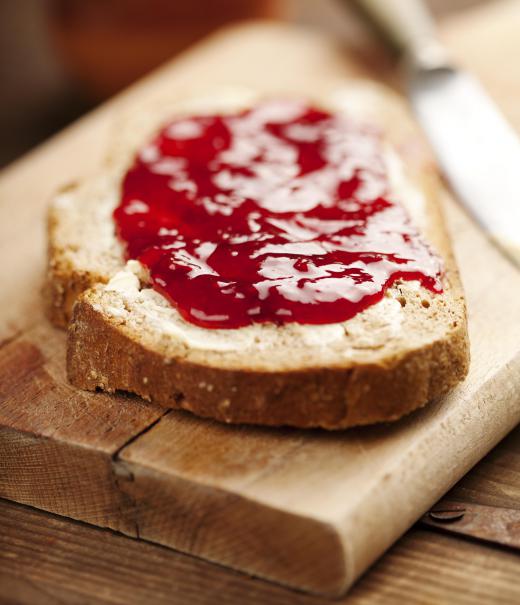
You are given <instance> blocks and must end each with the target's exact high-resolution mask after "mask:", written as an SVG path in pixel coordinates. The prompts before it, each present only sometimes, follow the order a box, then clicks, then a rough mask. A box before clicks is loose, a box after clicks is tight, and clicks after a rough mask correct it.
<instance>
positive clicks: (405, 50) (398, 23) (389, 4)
mask: <svg viewBox="0 0 520 605" xmlns="http://www.w3.org/2000/svg"><path fill="white" fill-rule="evenodd" d="M356 3H357V5H358V6H359V7H360V8H361V9H362V12H363V13H364V14H365V16H366V17H368V18H369V19H370V21H372V22H373V24H374V25H375V26H376V27H377V28H378V29H379V30H381V31H382V33H383V34H384V35H385V36H386V38H387V39H388V41H389V42H391V43H392V44H393V46H395V47H396V48H397V50H399V51H400V52H401V53H402V54H403V55H404V58H405V60H406V61H407V62H408V63H409V64H410V66H411V67H412V68H415V69H422V70H424V69H426V70H432V69H441V68H444V67H449V65H450V61H449V59H448V54H447V52H446V50H445V48H444V47H443V46H442V44H441V43H440V42H439V40H438V38H437V34H436V28H435V23H434V21H433V18H432V16H431V14H430V13H429V11H428V8H427V6H426V4H425V2H423V1H422V0H356Z"/></svg>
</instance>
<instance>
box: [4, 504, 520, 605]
mask: <svg viewBox="0 0 520 605" xmlns="http://www.w3.org/2000/svg"><path fill="white" fill-rule="evenodd" d="M519 573H520V559H519V558H518V557H517V556H515V555H514V554H512V553H511V552H508V551H507V550H495V549H492V548H489V547H488V546H485V545H482V544H474V543H471V542H465V541H462V540H453V539H452V538H449V537H447V536H444V535H442V534H434V533H431V532H428V531H423V530H412V531H411V532H410V533H409V534H408V535H407V536H406V537H404V538H403V539H401V540H400V541H399V542H398V543H397V544H396V545H395V546H394V547H393V549H392V550H391V551H390V552H389V553H388V554H387V555H386V556H385V557H384V558H383V559H382V560H381V561H379V563H377V564H376V565H375V566H374V567H373V568H372V569H371V570H370V571H369V572H368V573H367V574H366V575H365V576H364V577H363V578H362V579H361V580H360V581H359V582H358V583H357V584H356V585H355V586H354V588H353V589H352V591H351V592H350V593H349V595H348V596H346V597H343V598H340V599H338V600H336V599H334V600H332V601H331V600H328V599H326V598H323V597H317V596H311V595H305V594H303V593H299V592H295V591H292V590H289V589H286V588H282V587H280V586H276V585H274V584H270V583H267V582H264V581H262V580H257V579H254V578H250V577H248V576H246V575H243V574H240V573H237V572H233V571H231V570H228V569H224V568H221V567H218V566H216V565H213V564H210V563H207V562H205V561H202V560H201V559H197V558H194V557H189V556H187V555H182V554H180V553H178V552H175V551H173V550H171V549H166V548H161V547H159V546H155V545H152V544H148V543H145V542H143V541H137V540H132V539H130V538H126V537H123V536H119V535H116V534H113V533H112V532H109V531H106V530H100V529H96V528H93V527H90V526H86V525H84V524H81V523H77V522H72V521H70V520H66V519H63V518H59V517H55V516H53V515H49V514H47V513H42V512H38V511H35V510H33V509H30V508H27V507H23V506H20V505H16V504H12V503H8V502H6V501H0V603H2V604H4V603H31V605H48V604H49V605H50V604H51V603H52V604H53V605H54V604H56V603H68V604H70V605H75V604H78V605H79V604H82V605H83V604H85V603H89V604H92V605H98V604H99V605H101V604H106V603H112V604H117V603H119V604H121V605H140V604H143V605H148V604H149V603H154V604H157V605H160V604H162V603H165V604H166V603H168V604H169V605H177V604H178V605H185V604H187V603H189V604H190V605H210V604H213V603H215V602H216V601H217V600H218V602H219V603H221V604H222V605H243V604H244V603H247V604H248V605H264V604H266V603H269V605H289V604H291V605H326V604H329V603H330V604H332V603H336V604H338V605H340V604H348V605H366V604H368V603H370V604H371V605H377V604H381V605H401V604H402V603H406V604H407V605H439V604H441V603H446V604H448V603H449V604H450V605H475V604H479V603H480V604H489V603H493V604H494V605H500V604H503V605H506V604H511V605H512V604H514V603H518V602H519V600H520V585H519V583H518V574H519Z"/></svg>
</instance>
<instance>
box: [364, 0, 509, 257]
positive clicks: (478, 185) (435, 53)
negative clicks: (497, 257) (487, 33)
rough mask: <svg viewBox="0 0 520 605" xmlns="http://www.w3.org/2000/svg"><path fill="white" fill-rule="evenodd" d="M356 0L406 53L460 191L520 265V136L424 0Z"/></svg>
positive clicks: (417, 97)
mask: <svg viewBox="0 0 520 605" xmlns="http://www.w3.org/2000/svg"><path fill="white" fill-rule="evenodd" d="M356 2H357V4H358V6H359V7H360V8H361V9H362V11H363V13H365V15H366V16H368V17H369V18H370V20H371V21H372V22H373V23H374V24H375V25H376V26H377V27H378V29H380V30H381V31H382V33H384V34H385V35H386V38H387V39H388V40H389V41H390V42H391V43H392V44H393V45H394V46H395V47H396V48H397V49H398V50H399V51H400V52H401V54H402V57H403V64H404V66H405V73H406V77H407V89H408V96H409V99H410V102H411V104H412V107H413V109H414V111H415V114H416V116H417V118H418V120H419V122H420V124H421V126H422V128H423V130H424V131H425V133H426V135H427V138H428V139H429V141H430V143H431V146H432V148H433V150H434V152H435V154H436V156H437V159H438V161H439V164H440V166H441V168H442V171H443V173H444V176H445V177H446V179H447V181H448V182H449V183H450V185H451V187H452V189H453V191H454V192H455V194H456V195H457V197H458V198H459V199H460V200H461V202H462V203H463V204H464V205H465V206H466V208H467V209H468V210H469V211H470V213H471V214H472V215H473V217H474V218H475V219H476V220H477V222H478V223H479V224H480V225H481V227H482V228H483V229H484V230H485V232H486V233H487V235H488V236H489V237H490V239H491V240H492V241H493V242H494V243H495V245H496V246H498V247H499V248H500V250H501V251H502V252H503V253H504V254H505V255H506V256H507V257H508V258H509V259H510V260H511V261H513V262H514V263H515V264H516V265H517V266H518V267H520V140H519V138H518V136H517V135H516V133H515V131H514V130H513V128H512V127H511V126H510V125H509V124H508V123H507V121H506V120H505V119H504V117H503V116H502V115H501V113H500V112H499V111H498V109H497V108H496V107H495V105H494V104H493V102H492V101H491V99H490V98H489V97H488V95H487V94H486V92H485V91H484V90H483V88H482V87H481V86H480V84H479V83H478V82H477V81H476V79H475V78H473V77H472V76H471V75H470V74H468V73H466V72H465V71H463V70H461V69H459V68H457V67H456V66H455V65H454V64H453V63H452V62H451V60H450V58H449V56H448V53H447V51H446V50H445V48H444V47H443V46H442V45H441V43H440V42H439V40H438V39H437V36H436V32H435V26H434V22H433V19H432V17H431V15H430V14H429V13H428V10H427V8H426V6H425V4H424V2H422V1H421V0H356ZM484 43H485V42H484Z"/></svg>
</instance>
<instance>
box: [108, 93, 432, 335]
mask: <svg viewBox="0 0 520 605" xmlns="http://www.w3.org/2000/svg"><path fill="white" fill-rule="evenodd" d="M114 219H115V223H116V229H117V234H118V237H119V238H120V240H121V242H122V243H123V244H124V246H125V249H126V254H127V257H128V258H132V259H137V260H139V261H140V262H141V263H142V264H143V265H145V266H146V267H147V268H148V269H149V271H150V276H151V281H152V284H153V287H154V288H155V289H157V290H158V291H159V292H160V293H162V294H163V295H164V296H165V297H166V298H167V299H168V300H169V301H170V302H171V304H172V305H173V306H174V307H175V308H176V309H177V310H178V311H179V313H180V314H181V315H182V317H183V318H184V319H186V320H187V321H189V322H191V323H193V324H196V325H198V326H202V327H205V328H239V327H242V326H247V325H250V324H253V323H262V322H275V323H278V324H285V323H289V322H298V323H302V324H326V323H334V322H340V321H344V320H347V319H350V318H351V317H353V316H354V315H356V314H357V313H359V312H360V311H362V310H363V309H365V308H367V307H368V306H369V305H372V304H374V303H376V302H377V301H379V300H380V299H381V298H382V297H383V295H384V292H385V290H386V289H388V288H389V287H390V286H391V285H392V284H393V283H394V282H395V281H396V280H418V281H419V282H420V283H421V285H422V286H424V287H425V288H428V289H429V290H431V291H433V292H441V291H442V284H441V275H442V261H441V260H440V258H439V257H438V256H437V255H436V254H435V253H434V252H433V251H432V250H431V249H430V248H429V246H428V244H427V243H426V242H425V241H424V240H423V238H422V237H421V236H420V234H419V232H418V231H417V229H416V228H415V227H414V226H413V225H412V223H411V222H410V219H409V217H408V214H407V211H406V209H405V207H404V206H402V205H401V203H400V202H399V200H398V199H396V198H395V197H394V195H393V193H392V191H391V188H390V184H389V176H388V170H387V166H386V163H385V153H384V148H383V143H382V141H381V139H380V136H379V134H378V132H377V131H376V130H375V129H372V128H371V127H369V126H367V125H363V124H358V123H356V122H353V121H352V120H351V119H349V118H348V116H345V115H344V114H334V113H329V112H327V111H323V110H321V109H316V108H314V107H311V106H309V105H307V104H305V103H301V102H297V101H271V102H266V103H263V104H259V105H258V106H256V107H254V108H252V109H248V110H244V111H240V112H238V113H235V114H230V115H206V116H199V117H183V118H179V119H176V120H175V121H173V122H171V123H170V124H168V125H167V126H166V127H164V128H163V129H162V130H161V132H160V133H159V134H158V135H157V136H156V137H155V138H154V139H153V140H152V141H150V142H149V143H148V144H147V145H146V146H145V147H143V148H142V149H141V151H140V152H139V153H138V155H137V157H136V158H135V161H134V163H133V165H132V166H131V168H130V169H129V170H128V172H127V173H126V175H125V177H124V180H123V183H122V191H121V200H120V204H119V206H118V207H117V209H116V210H115V212H114Z"/></svg>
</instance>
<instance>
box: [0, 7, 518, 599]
mask: <svg viewBox="0 0 520 605" xmlns="http://www.w3.org/2000/svg"><path fill="white" fill-rule="evenodd" d="M512 6H513V5H512V4H510V3H506V4H504V5H503V6H502V8H501V9H500V10H498V9H495V10H494V12H492V13H489V12H488V11H485V12H484V13H482V15H481V16H480V17H479V16H478V15H477V16H476V17H472V18H471V19H470V20H469V21H468V23H469V24H468V25H467V26H465V27H466V29H465V30H464V31H465V32H467V31H468V30H473V32H478V33H479V34H481V33H482V32H483V31H484V24H485V26H486V28H487V29H486V31H489V32H494V34H493V35H494V36H496V44H495V45H494V46H493V48H494V50H493V52H494V57H495V60H496V61H499V60H501V61H502V63H503V64H504V65H506V70H507V71H508V73H509V77H510V78H511V80H512V81H514V82H516V85H517V86H520V74H518V73H516V69H514V65H512V63H511V62H509V63H508V61H507V60H506V59H509V56H510V55H507V56H506V55H505V54H502V55H501V54H500V53H501V52H503V53H509V52H510V50H511V44H512V43H510V42H509V41H507V42H506V41H504V39H505V37H506V35H508V36H509V37H511V36H513V32H515V31H516V29H515V28H514V27H511V23H512V22H514V23H515V24H516V26H517V27H518V26H520V8H519V7H518V4H516V5H515V6H516V8H514V9H513V8H512ZM505 19H507V21H508V23H507V26H506V25H504V24H503V20H505ZM462 25H463V24H461V23H460V22H459V23H458V24H457V27H458V31H461V28H462ZM445 33H446V37H447V39H448V40H449V41H450V42H451V45H452V47H453V48H454V49H455V52H457V53H458V54H460V55H461V56H464V57H465V59H466V61H467V62H469V63H470V64H471V65H472V67H474V68H475V69H476V71H478V72H479V73H480V74H481V75H482V76H483V78H484V80H485V82H486V83H487V84H488V86H489V87H490V89H491V90H492V91H493V90H494V88H493V87H494V86H495V84H494V73H495V72H496V70H495V69H494V67H493V69H491V66H490V65H488V63H487V59H485V58H483V59H482V60H480V58H479V57H480V56H481V55H482V53H480V54H479V53H478V52H476V49H475V48H474V46H471V45H470V44H469V43H468V47H467V48H469V50H465V47H464V41H465V40H466V41H468V40H472V39H473V38H472V35H470V34H468V33H466V34H464V36H461V37H457V36H455V35H454V33H453V32H452V30H450V29H448V30H446V32H445ZM465 36H466V37H465ZM514 38H515V41H516V34H515V35H514ZM508 40H509V38H508ZM461 41H462V42H461ZM500 49H505V51H501V50H500ZM365 71H366V68H364V67H363V66H362V65H361V64H358V63H356V61H355V60H352V59H351V60H350V61H347V59H346V56H345V54H344V52H343V51H342V50H340V49H338V48H337V47H336V46H335V45H334V44H332V43H331V42H330V41H329V40H327V39H324V38H322V37H320V36H319V35H314V34H310V33H308V32H305V31H299V30H296V29H292V28H290V27H287V26H282V25H273V24H253V25H249V26H242V27H239V28H234V29H231V30H228V31H227V32H224V33H222V34H219V35H217V36H216V37H214V38H212V39H211V40H210V41H209V42H207V43H206V44H204V45H202V46H200V47H198V48H197V49H195V50H194V51H192V52H190V53H189V54H187V55H185V56H184V57H183V58H181V59H180V60H179V61H176V62H175V63H173V64H171V65H169V66H166V67H165V68H164V69H162V70H160V71H159V72H158V73H157V74H155V75H154V76H152V77H150V78H148V79H146V80H145V81H143V82H142V83H140V84H138V85H137V86H136V87H134V88H132V89H131V90H129V91H128V92H127V93H125V94H124V95H122V96H120V97H118V98H117V99H116V100H114V101H113V102H111V103H109V104H108V105H106V106H105V107H104V108H102V109H101V110H99V111H97V112H95V113H94V114H92V115H91V116H89V117H87V118H86V119H85V120H83V121H80V122H79V123H78V124H77V125H75V126H73V127H72V128H71V129H69V130H68V131H66V132H65V133H63V134H62V135H59V136H58V137H57V138H55V139H54V140H52V141H50V142H49V143H48V144H46V145H45V146H44V147H42V148H41V149H40V150H37V151H36V152H34V153H33V154H31V155H30V156H28V157H27V158H26V159H24V160H22V161H21V162H20V163H18V164H17V165H15V166H13V167H12V168H11V169H10V170H9V171H8V172H7V173H5V174H4V176H3V177H2V178H1V180H0V199H2V200H8V201H9V203H7V202H4V203H3V204H2V205H1V206H0V254H3V257H4V258H10V259H11V258H12V263H11V262H10V263H9V270H8V271H5V269H4V271H3V272H4V273H5V275H2V284H3V288H2V289H1V290H0V305H1V308H2V313H1V315H0V339H3V340H4V345H3V347H1V348H0V385H1V386H0V425H1V426H2V428H1V433H0V495H2V496H4V497H6V498H10V499H13V500H16V501H19V502H23V503H27V504H31V505H33V506H37V507H40V508H44V509H46V510H52V511H54V512H58V513H60V514H63V515H67V516H71V517H74V518H77V519H82V520H86V521H89V522H91V523H94V524H98V525H102V526H106V527H110V528H112V529H116V530H118V531H120V532H123V533H126V534H129V535H131V536H140V537H142V538H146V539H147V540H151V541H156V542H160V543H163V544H166V545H168V546H173V547H176V548H179V549H182V550H185V551H188V552H191V553H195V554H197V555H200V556H203V557H206V558H210V559H212V560H215V561H219V562H221V563H224V564H226V565H229V566H234V567H236V568H239V569H242V570H245V571H249V572H251V573H254V574H255V575H259V576H263V577H266V578H271V579H274V580H276V581H278V582H283V583H286V584H291V585H295V586H298V587H300V588H304V589H306V590H312V591H315V592H322V593H327V594H336V595H337V594H339V593H341V592H342V591H344V590H345V589H346V588H347V587H348V586H349V585H350V584H351V583H352V582H353V581H354V580H355V578H357V577H358V576H359V575H360V574H361V573H362V572H363V571H364V570H365V569H366V568H367V567H368V566H369V565H370V564H372V562H373V561H374V560H375V559H376V558H377V557H378V556H379V555H380V554H381V553H382V552H383V551H384V550H385V549H386V548H388V546H389V545H390V544H391V543H392V542H394V541H395V540H396V539H397V538H398V537H399V536H400V535H401V534H402V533H403V532H404V531H405V530H406V529H407V528H408V527H409V526H410V525H411V524H412V523H413V522H414V521H415V520H416V519H417V518H418V517H419V516H420V515H421V514H422V513H423V512H424V511H425V510H426V509H427V508H428V507H429V506H430V505H431V504H433V503H434V501H435V500H436V499H437V498H439V497H440V496H441V495H442V494H443V493H444V492H445V491H446V490H447V489H448V488H449V487H451V486H452V485H453V483H454V482H455V481H456V480H457V479H458V478H459V477H461V476H462V475H463V474H464V473H465V472H466V471H467V470H468V469H469V468H470V467H471V466H472V465H473V464H475V462H476V461H477V460H478V459H479V458H480V457H482V456H483V455H484V454H485V453H486V452H487V451H489V450H490V448H491V447H492V446H493V445H494V444H495V443H496V442H497V441H498V440H499V439H500V438H501V437H502V436H504V435H505V434H506V432H507V431H508V430H510V429H511V427H512V426H514V425H515V424H516V423H517V422H518V420H520V406H519V405H518V394H519V389H520V352H519V351H520V323H519V322H518V321H517V320H518V317H520V296H519V294H520V274H519V273H517V272H516V271H514V270H513V269H512V268H511V267H510V266H509V264H508V263H507V262H506V261H505V260H504V259H503V258H502V257H501V256H500V255H499V254H498V253H497V252H496V251H495V250H494V249H493V248H492V247H491V246H490V244H489V243H488V242H487V240H486V239H485V238H484V237H483V236H482V234H481V233H480V232H479V231H478V230H477V228H476V227H475V226H474V225H473V223H472V222H471V221H470V220H469V219H468V217H467V216H466V215H465V214H464V213H463V212H462V211H461V210H460V208H458V207H457V206H456V205H455V204H454V203H453V202H452V201H451V200H446V212H447V216H448V223H449V225H450V228H451V231H452V234H453V236H454V243H455V249H456V253H457V256H458V258H459V261H460V265H461V268H462V276H463V280H464V284H465V287H466V291H467V295H468V305H469V311H470V336H471V342H472V356H473V361H472V367H471V371H470V376H469V377H468V380H467V381H466V382H465V383H464V384H463V385H462V386H461V387H459V388H458V389H457V390H456V391H455V392H454V393H453V394H452V395H450V396H449V397H447V398H445V399H444V400H442V401H438V402H435V403H433V404H432V405H430V406H428V408H426V409H425V410H424V411H422V412H420V413H418V414H415V415H413V416H411V417H409V418H407V419H405V420H404V421H402V422H400V423H398V424H395V425H392V426H381V427H374V428H369V429H360V430H355V431H348V432H346V433H345V432H344V433H335V434H334V433H333V434H329V433H325V432H321V431H312V432H304V431H291V430H287V431H277V430H268V429H251V428H240V427H226V426H222V425H218V424H216V423H211V422H207V421H201V420H196V419H194V418H192V417H190V416H188V415H186V414H182V413H173V412H170V413H167V414H166V415H164V416H161V413H159V412H158V410H157V409H156V408H154V407H153V406H149V405H146V404H144V403H142V402H139V401H138V400H136V399H130V398H128V397H123V396H117V397H109V396H106V395H103V394H101V393H98V394H85V393H80V392H77V391H75V390H73V389H72V388H71V387H70V386H69V385H68V384H67V383H66V381H65V379H64V376H63V355H64V347H63V335H62V334H60V333H58V332H56V331H54V330H52V329H51V328H49V326H48V325H47V324H46V323H45V321H44V320H43V318H42V317H41V312H40V304H41V303H40V299H39V284H40V276H41V272H42V269H43V247H44V245H43V217H44V210H45V205H46V200H47V197H48V195H50V193H51V191H52V190H53V189H54V188H55V187H56V186H57V184H58V183H59V182H60V181H64V180H69V179H75V178H79V177H82V176H85V175H88V174H89V173H91V172H92V171H94V170H95V169H96V167H98V166H99V163H100V161H101V158H102V156H103V154H104V151H105V150H106V148H107V147H108V141H109V140H110V138H111V132H113V129H114V128H115V127H116V126H115V125H116V124H118V123H119V122H118V120H117V116H118V115H119V114H120V113H121V112H126V111H132V108H134V110H135V108H136V107H144V106H146V105H147V104H149V103H150V104H153V103H156V102H158V101H160V100H161V99H164V98H165V97H168V96H170V97H171V95H172V94H173V95H174V96H182V95H196V94H198V93H201V94H203V93H205V92H207V91H211V90H212V88H213V87H215V86H218V85H224V84H229V83H233V84H241V85H245V86H251V87H254V88H259V89H260V90H262V91H264V92H265V93H267V94H270V93H280V92H282V91H291V93H296V94H309V93H311V92H312V90H313V88H314V87H320V89H323V90H329V89H333V88H334V87H336V86H337V85H338V82H340V81H341V82H343V81H344V78H345V76H348V75H352V74H357V75H359V74H361V73H365ZM497 90H498V91H499V92H500V94H502V90H503V89H502V88H500V86H498V88H497ZM498 98H501V97H498ZM511 117H512V119H514V120H517V121H516V124H517V125H519V126H520V116H518V118H517V117H515V116H514V115H513V113H511ZM13 251H14V252H15V253H13ZM497 335H499V337H497ZM465 489H467V490H471V489H475V488H474V487H473V488H471V487H467V488H465ZM489 489H490V490H491V488H489ZM507 489H508V488H507V487H506V488H505V489H504V490H503V491H502V493H501V492H500V490H499V488H498V487H496V486H495V492H494V497H495V498H496V497H498V496H497V494H498V495H499V496H500V497H504V493H507ZM468 493H469V492H468ZM475 497H478V496H475ZM490 497H491V495H490ZM78 527H79V526H78ZM120 539H123V538H120ZM442 539H444V538H442ZM413 544H414V546H413V547H411V548H410V552H411V551H413V552H414V553H415V556H416V557H417V558H418V560H419V561H422V562H423V563H422V564H423V565H424V566H425V567H427V566H428V565H429V560H428V556H430V555H427V554H426V553H427V552H430V551H428V550H427V549H425V547H424V546H423V545H418V544H416V543H413ZM150 548H151V547H150ZM421 549H422V550H421ZM406 552H408V551H406ZM430 554H431V553H430ZM445 554H446V553H444V555H445ZM467 554H468V552H467V551H465V554H464V556H462V555H461V562H460V564H461V565H462V564H464V565H465V564H467V563H468V562H467V561H466V560H465V557H467ZM78 556H79V555H78ZM403 556H404V557H405V558H407V557H408V558H409V557H410V554H405V555H403ZM423 556H424V557H426V559H424V558H423ZM431 556H434V555H431ZM454 556H455V555H454ZM457 556H458V555H457ZM462 559H464V561H462ZM481 564H482V566H484V567H485V557H484V558H483V559H482V561H481ZM106 565H109V563H108V562H107V563H106ZM506 567H507V566H506ZM478 569H479V568H474V569H473V571H478ZM466 570H470V568H469V567H466ZM230 573H231V572H230ZM414 573H415V572H414ZM397 581H398V582H399V583H400V586H401V587H402V586H406V581H407V576H406V574H405V575H404V576H403V575H401V576H400V577H399V578H398V580H396V582H397ZM450 581H452V580H450ZM74 590H75V589H74ZM481 590H485V587H481ZM388 591H389V592H388V595H387V596H388V598H393V597H392V595H394V594H395V595H397V594H398V590H397V588H396V585H395V583H394V584H392V583H390V584H389V585H388ZM392 591H395V593H394V592H392ZM434 592H435V591H434ZM468 594H470V595H471V591H470V592H469V593H468ZM483 594H487V593H485V592H484V593H483ZM507 594H509V593H507V591H506V592H505V593H504V595H506V596H507ZM78 598H79V597H78ZM358 598H359V599H361V600H360V601H359V602H362V598H364V597H363V596H360V597H358ZM461 598H462V597H461ZM504 598H505V597H504ZM309 602H312V601H309ZM432 602H434V601H432Z"/></svg>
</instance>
